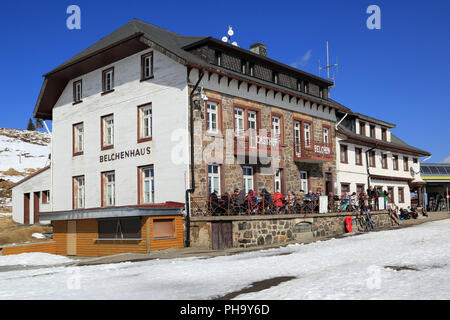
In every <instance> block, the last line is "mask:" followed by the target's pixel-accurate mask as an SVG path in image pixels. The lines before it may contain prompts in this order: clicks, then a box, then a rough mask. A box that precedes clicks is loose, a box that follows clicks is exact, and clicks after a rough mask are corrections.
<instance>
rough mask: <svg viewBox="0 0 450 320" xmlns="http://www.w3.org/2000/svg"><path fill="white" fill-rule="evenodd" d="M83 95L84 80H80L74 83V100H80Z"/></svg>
mask: <svg viewBox="0 0 450 320" xmlns="http://www.w3.org/2000/svg"><path fill="white" fill-rule="evenodd" d="M82 97H83V85H82V81H81V80H78V81H75V82H74V83H73V102H80V101H81V99H82Z"/></svg>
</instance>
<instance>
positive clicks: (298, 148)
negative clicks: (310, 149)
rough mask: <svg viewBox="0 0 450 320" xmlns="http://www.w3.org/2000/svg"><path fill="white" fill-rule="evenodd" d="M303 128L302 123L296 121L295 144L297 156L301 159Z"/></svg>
mask: <svg viewBox="0 0 450 320" xmlns="http://www.w3.org/2000/svg"><path fill="white" fill-rule="evenodd" d="M301 126H302V123H301V122H300V121H294V143H295V155H296V156H297V157H301V155H302V151H301V150H302V146H301Z"/></svg>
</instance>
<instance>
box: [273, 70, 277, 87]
mask: <svg viewBox="0 0 450 320" xmlns="http://www.w3.org/2000/svg"><path fill="white" fill-rule="evenodd" d="M272 81H273V83H275V84H278V72H275V71H274V72H273V73H272Z"/></svg>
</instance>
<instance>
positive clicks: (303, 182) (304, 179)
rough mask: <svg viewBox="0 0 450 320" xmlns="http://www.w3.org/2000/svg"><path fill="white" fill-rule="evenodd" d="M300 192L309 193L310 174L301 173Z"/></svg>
mask: <svg viewBox="0 0 450 320" xmlns="http://www.w3.org/2000/svg"><path fill="white" fill-rule="evenodd" d="M300 190H303V191H304V192H305V193H308V172H306V171H300Z"/></svg>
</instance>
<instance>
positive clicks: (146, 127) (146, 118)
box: [138, 103, 153, 142]
mask: <svg viewBox="0 0 450 320" xmlns="http://www.w3.org/2000/svg"><path fill="white" fill-rule="evenodd" d="M138 117H139V122H138V123H139V125H138V142H145V141H149V140H151V139H152V136H153V125H152V104H151V103H150V104H146V105H142V106H139V107H138Z"/></svg>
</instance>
